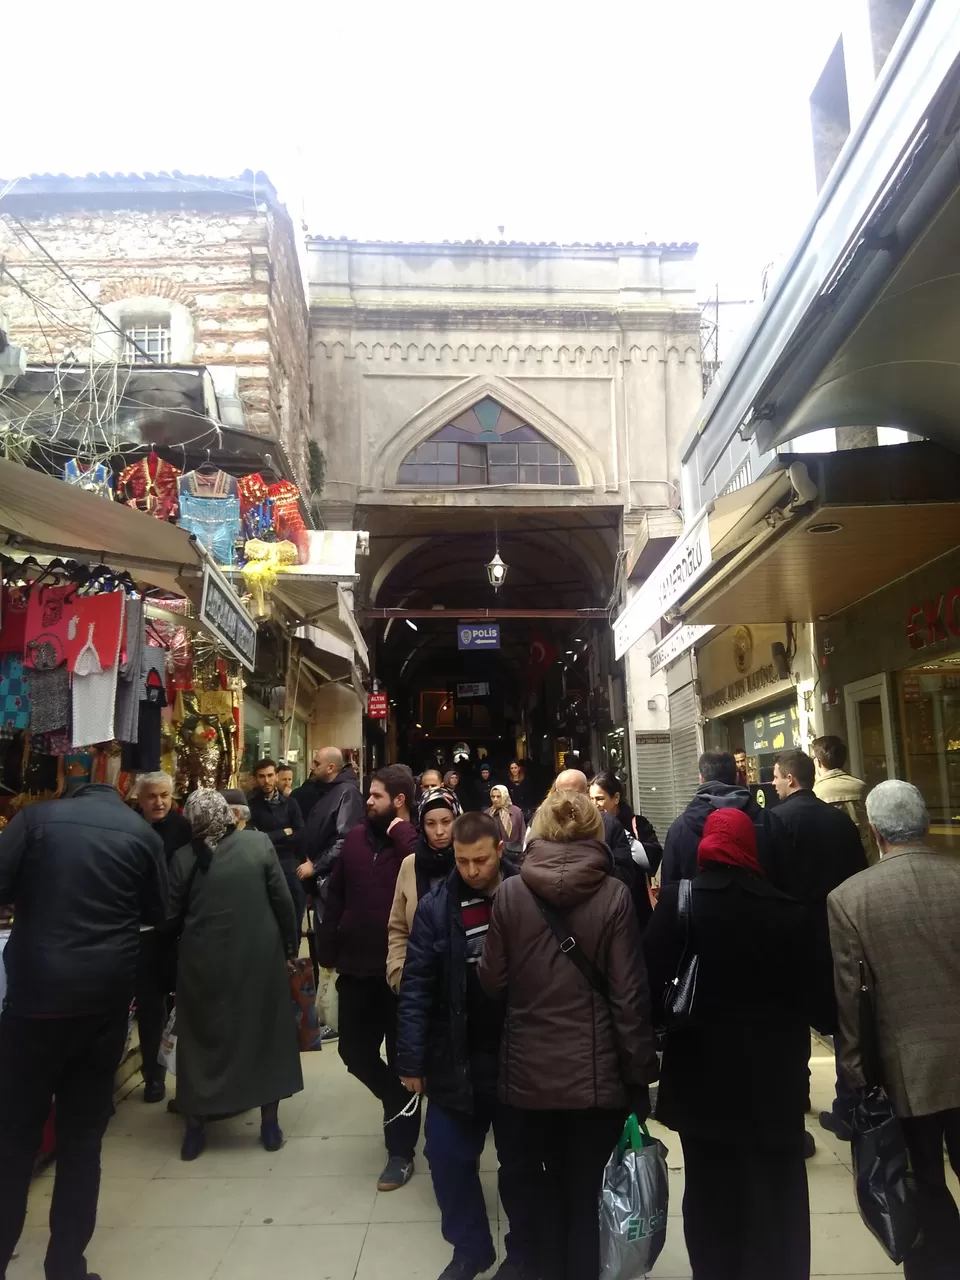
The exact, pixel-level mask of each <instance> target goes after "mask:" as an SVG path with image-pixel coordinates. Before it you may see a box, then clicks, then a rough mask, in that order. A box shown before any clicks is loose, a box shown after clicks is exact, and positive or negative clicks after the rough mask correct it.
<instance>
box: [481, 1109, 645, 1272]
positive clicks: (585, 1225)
mask: <svg viewBox="0 0 960 1280" xmlns="http://www.w3.org/2000/svg"><path fill="white" fill-rule="evenodd" d="M511 1115H512V1117H513V1118H514V1119H515V1123H514V1130H515V1135H516V1136H515V1141H516V1144H517V1150H518V1151H519V1152H521V1153H522V1154H523V1158H524V1161H525V1172H524V1176H523V1178H522V1179H521V1187H520V1190H519V1192H518V1195H519V1197H521V1198H522V1199H523V1200H524V1201H525V1213H526V1214H528V1215H530V1216H532V1217H533V1218H534V1220H535V1221H536V1223H537V1228H538V1229H537V1236H538V1239H539V1255H540V1257H539V1263H540V1271H541V1274H542V1275H543V1276H544V1277H548V1278H549V1280H597V1276H598V1275H599V1274H600V1217H599V1203H600V1187H601V1184H602V1182H603V1169H604V1166H605V1165H606V1163H607V1161H608V1160H609V1159H610V1152H611V1151H612V1150H613V1148H614V1147H615V1146H616V1145H617V1142H618V1141H619V1138H620V1135H621V1133H622V1132H623V1122H624V1120H625V1119H626V1108H623V1109H622V1110H620V1109H618V1110H616V1111H607V1110H591V1111H519V1110H515V1111H512V1112H511ZM504 1208H505V1209H506V1210H507V1213H508V1214H509V1212H510V1210H509V1207H508V1206H507V1204H506V1202H504Z"/></svg>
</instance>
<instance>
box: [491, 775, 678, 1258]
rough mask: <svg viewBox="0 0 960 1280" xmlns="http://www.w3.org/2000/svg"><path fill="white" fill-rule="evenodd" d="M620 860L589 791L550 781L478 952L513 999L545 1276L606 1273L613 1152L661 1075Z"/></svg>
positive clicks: (508, 1031) (514, 1093)
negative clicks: (616, 864)
mask: <svg viewBox="0 0 960 1280" xmlns="http://www.w3.org/2000/svg"><path fill="white" fill-rule="evenodd" d="M610 870H611V869H610V859H609V854H608V851H607V849H606V847H605V845H604V841H603V822H602V820H601V816H600V814H599V813H598V811H597V808H596V806H595V805H594V804H593V802H592V801H591V800H590V798H589V796H587V795H585V794H582V793H580V792H577V791H570V790H560V791H553V792H551V793H550V795H548V796H547V798H546V800H544V802H543V804H542V805H541V806H540V808H539V810H538V811H537V813H536V816H535V817H534V820H533V823H532V826H531V838H530V841H529V842H528V844H527V851H526V854H525V856H524V859H523V863H522V865H521V867H520V874H519V875H518V876H514V877H512V878H510V879H508V880H506V881H505V882H504V884H503V885H502V887H501V889H500V891H499V893H498V894H497V897H496V899H495V902H494V907H493V916H492V920H491V923H490V929H489V932H488V934H487V941H486V946H485V947H484V952H483V957H482V959H481V961H480V969H479V978H480V984H481V986H482V987H483V988H484V990H486V991H487V992H488V994H490V995H493V996H499V997H501V998H504V999H505V1000H506V1006H507V1007H506V1025H505V1028H504V1032H503V1038H502V1042H501V1049H500V1077H499V1096H500V1098H501V1100H502V1101H503V1102H505V1103H506V1104H507V1105H508V1106H510V1107H512V1108H515V1109H516V1113H515V1115H516V1134H517V1139H518V1142H519V1144H520V1149H521V1150H522V1151H524V1152H526V1155H527V1168H526V1170H525V1174H524V1177H523V1180H522V1196H523V1197H524V1204H525V1211H526V1212H529V1213H531V1214H533V1215H535V1216H536V1219H537V1221H538V1223H539V1239H540V1259H539V1264H540V1274H541V1275H542V1276H543V1277H548V1278H549V1280H594V1277H596V1276H597V1274H598V1271H599V1256H600V1233H599V1217H598V1209H597V1206H598V1198H599V1194H600V1184H601V1180H602V1177H603V1169H604V1165H605V1164H606V1162H607V1160H608V1159H609V1156H610V1153H611V1151H612V1150H613V1148H614V1146H615V1145H616V1143H617V1141H618V1139H619V1137H620V1134H621V1132H622V1130H623V1124H624V1120H625V1118H626V1116H627V1115H628V1113H629V1112H630V1111H631V1110H632V1111H635V1112H636V1114H637V1116H638V1118H639V1119H641V1120H643V1119H645V1118H646V1115H647V1113H648V1111H649V1092H648V1087H647V1086H648V1085H649V1084H650V1083H651V1082H652V1081H653V1080H655V1079H656V1075H657V1058H656V1052H655V1049H654V1037H653V1030H652V1026H651V1021H650V997H649V992H648V989H647V978H646V970H645V967H644V962H643V954H642V951H641V948H640V931H639V928H638V926H637V919H636V914H635V911H634V908H633V903H632V901H631V898H630V894H629V893H628V891H627V890H626V888H625V887H624V886H623V885H622V884H621V883H620V882H619V881H618V880H617V879H615V878H614V876H613V875H612V874H610ZM563 935H566V938H567V939H568V940H569V939H570V938H575V939H576V946H577V949H578V952H579V954H580V955H581V956H582V957H583V959H584V961H585V962H586V967H587V968H588V970H589V971H590V977H588V976H587V975H586V974H585V973H584V972H582V971H581V968H580V966H579V965H578V964H577V963H576V962H575V960H574V958H573V957H572V956H571V954H570V953H569V947H567V946H562V945H561V944H562V942H563Z"/></svg>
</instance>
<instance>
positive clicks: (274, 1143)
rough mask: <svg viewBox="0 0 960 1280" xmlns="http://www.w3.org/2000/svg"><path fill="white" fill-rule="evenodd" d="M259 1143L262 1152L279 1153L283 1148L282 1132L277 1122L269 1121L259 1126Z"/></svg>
mask: <svg viewBox="0 0 960 1280" xmlns="http://www.w3.org/2000/svg"><path fill="white" fill-rule="evenodd" d="M260 1141H261V1142H262V1143H263V1149H264V1151H279V1150H280V1148H281V1147H282V1146H283V1130H282V1129H281V1128H280V1124H279V1121H277V1120H270V1121H268V1123H267V1124H262V1125H261V1126H260Z"/></svg>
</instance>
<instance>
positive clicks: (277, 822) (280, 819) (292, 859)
mask: <svg viewBox="0 0 960 1280" xmlns="http://www.w3.org/2000/svg"><path fill="white" fill-rule="evenodd" d="M253 776H254V777H255V778H256V780H257V785H256V788H255V789H254V790H253V791H251V792H250V794H249V795H248V796H247V807H248V809H249V810H250V826H251V827H253V829H254V830H255V831H262V832H263V834H264V835H265V836H266V837H267V839H268V840H269V841H270V843H271V844H272V845H273V847H274V849H276V851H277V859H278V861H279V863H280V867H281V870H282V871H283V874H284V877H285V878H286V881H287V888H288V889H289V890H290V897H291V898H292V899H293V907H294V910H295V911H296V913H297V928H298V929H299V928H300V926H301V924H302V923H303V910H304V907H305V906H306V905H307V894H306V890H305V889H304V887H303V885H302V884H301V883H300V879H299V877H298V876H297V865H298V864H299V862H300V860H301V859H300V833H301V831H302V830H303V815H302V814H301V812H300V806H299V805H298V804H297V802H296V800H294V798H293V796H285V795H284V794H283V792H282V791H281V790H280V787H279V785H278V782H277V765H276V761H274V760H267V759H264V760H258V761H257V763H256V766H255V767H254V771H253Z"/></svg>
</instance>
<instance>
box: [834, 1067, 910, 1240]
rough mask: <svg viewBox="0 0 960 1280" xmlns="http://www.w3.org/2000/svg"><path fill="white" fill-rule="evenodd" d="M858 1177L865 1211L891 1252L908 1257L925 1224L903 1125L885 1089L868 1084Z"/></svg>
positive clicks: (858, 1112) (857, 1132) (861, 1113)
mask: <svg viewBox="0 0 960 1280" xmlns="http://www.w3.org/2000/svg"><path fill="white" fill-rule="evenodd" d="M851 1124H852V1129H853V1137H852V1138H851V1143H850V1145H851V1151H852V1154H853V1177H854V1185H855V1188H856V1195H857V1207H858V1208H859V1210H860V1217H861V1218H862V1219H863V1221H864V1222H865V1223H866V1225H867V1227H868V1228H869V1230H870V1231H871V1232H872V1234H873V1235H875V1236H876V1238H877V1239H878V1240H879V1241H880V1244H881V1245H882V1246H883V1248H884V1250H885V1252H886V1254H887V1257H888V1258H890V1259H891V1260H892V1261H893V1262H902V1261H903V1260H904V1258H905V1257H906V1256H907V1255H908V1254H909V1253H910V1251H911V1250H912V1249H913V1248H914V1247H915V1245H916V1243H917V1238H918V1236H919V1234H920V1224H919V1220H918V1217H917V1207H916V1192H915V1189H914V1185H913V1178H912V1175H911V1173H910V1160H909V1156H908V1154H907V1144H906V1140H905V1139H904V1136H903V1128H902V1126H901V1124H900V1121H899V1119H898V1118H897V1117H896V1115H894V1111H893V1107H892V1106H891V1104H890V1099H889V1098H888V1097H887V1095H886V1093H885V1092H884V1091H883V1089H881V1088H879V1087H875V1088H872V1089H866V1090H864V1092H863V1093H862V1094H861V1095H860V1098H859V1099H858V1101H857V1104H856V1106H855V1107H854V1111H853V1118H852V1122H851Z"/></svg>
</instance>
